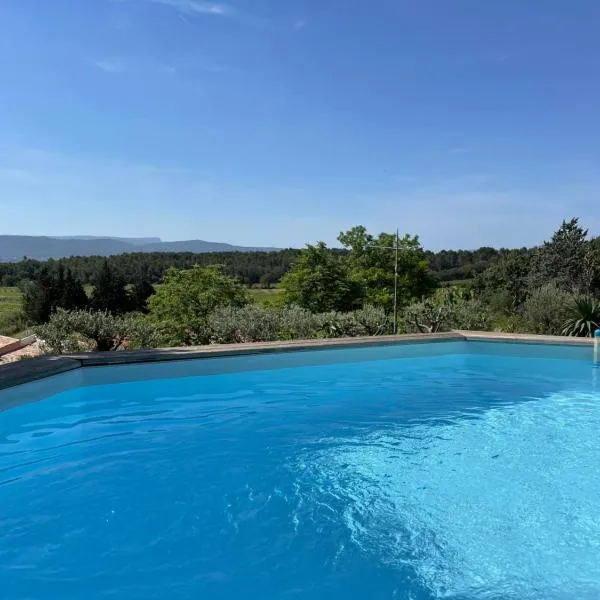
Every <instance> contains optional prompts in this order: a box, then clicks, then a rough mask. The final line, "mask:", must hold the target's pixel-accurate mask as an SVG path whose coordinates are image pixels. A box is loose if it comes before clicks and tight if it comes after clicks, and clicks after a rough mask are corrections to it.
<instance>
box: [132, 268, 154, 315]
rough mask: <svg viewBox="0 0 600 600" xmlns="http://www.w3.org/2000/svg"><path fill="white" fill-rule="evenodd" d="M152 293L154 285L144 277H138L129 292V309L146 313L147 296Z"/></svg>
mask: <svg viewBox="0 0 600 600" xmlns="http://www.w3.org/2000/svg"><path fill="white" fill-rule="evenodd" d="M152 294H154V286H153V285H152V284H151V283H150V281H149V280H148V279H147V278H146V277H142V278H140V279H138V280H137V281H136V282H135V283H134V284H133V286H132V288H131V292H130V299H131V310H133V311H135V312H140V313H142V314H146V313H147V312H148V298H150V296H152Z"/></svg>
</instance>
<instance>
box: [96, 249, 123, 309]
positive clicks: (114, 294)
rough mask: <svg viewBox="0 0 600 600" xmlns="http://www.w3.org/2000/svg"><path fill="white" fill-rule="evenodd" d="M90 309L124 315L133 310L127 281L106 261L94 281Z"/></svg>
mask: <svg viewBox="0 0 600 600" xmlns="http://www.w3.org/2000/svg"><path fill="white" fill-rule="evenodd" d="M93 284H94V291H93V292H92V297H91V298H90V308H92V309H93V310H96V311H105V312H109V313H112V314H114V315H122V314H124V313H126V312H129V311H130V310H131V299H130V297H129V295H128V293H127V289H126V283H125V279H124V278H123V276H122V275H120V274H119V273H117V272H115V271H114V270H113V269H111V267H110V265H109V264H108V261H107V260H105V261H104V263H103V265H102V268H101V269H100V271H99V272H98V274H97V276H96V277H95V279H94V281H93Z"/></svg>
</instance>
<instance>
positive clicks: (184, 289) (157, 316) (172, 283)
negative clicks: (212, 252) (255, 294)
mask: <svg viewBox="0 0 600 600" xmlns="http://www.w3.org/2000/svg"><path fill="white" fill-rule="evenodd" d="M248 302H249V298H248V296H247V294H246V291H245V290H244V288H243V287H242V286H241V285H240V284H239V283H238V282H237V281H235V280H234V279H231V278H230V277H227V276H225V275H224V274H223V272H222V270H221V268H220V267H216V266H213V267H200V266H194V267H192V268H191V269H183V270H177V269H169V270H168V271H167V273H166V275H165V278H164V280H163V282H162V283H161V284H160V285H159V286H158V287H157V290H156V293H155V294H154V295H153V296H151V297H150V299H149V301H148V308H149V315H150V317H151V318H152V319H153V320H155V321H159V322H161V323H164V324H165V326H166V327H167V329H168V331H169V332H170V341H171V343H175V344H185V345H189V344H198V343H200V344H204V343H208V341H209V339H210V335H209V332H208V317H209V316H210V314H211V313H212V312H213V311H214V310H215V309H217V308H218V307H221V306H244V305H245V304H247V303H248Z"/></svg>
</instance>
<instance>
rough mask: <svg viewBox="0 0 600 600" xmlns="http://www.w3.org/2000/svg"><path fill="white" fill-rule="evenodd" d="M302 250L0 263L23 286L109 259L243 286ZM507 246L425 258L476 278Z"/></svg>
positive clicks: (270, 278) (278, 272)
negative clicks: (203, 269) (197, 269)
mask: <svg viewBox="0 0 600 600" xmlns="http://www.w3.org/2000/svg"><path fill="white" fill-rule="evenodd" d="M300 252H301V251H300V250H294V249H288V250H280V251H274V252H210V253H204V254H195V253H192V252H153V253H142V252H139V253H129V254H117V255H114V256H109V257H107V258H104V257H101V256H75V257H71V258H64V259H51V260H48V261H39V260H33V259H28V258H25V259H23V260H21V261H18V262H8V263H0V286H19V287H23V286H24V284H25V283H26V282H29V281H36V280H37V279H38V278H39V277H41V275H42V273H43V272H44V270H45V269H48V270H50V271H54V270H56V269H58V268H59V266H61V265H62V267H63V268H64V269H65V270H68V271H70V272H71V274H72V276H73V277H75V278H76V279H77V280H79V281H80V282H81V283H82V284H83V285H93V282H94V280H95V278H96V276H97V274H98V272H99V271H100V269H102V268H103V265H104V263H105V262H106V261H107V262H108V265H109V267H110V269H111V270H112V271H114V272H115V273H118V274H119V275H120V276H121V277H123V278H124V279H125V281H126V282H128V283H132V282H135V281H139V280H141V279H145V280H147V281H149V282H150V283H153V284H154V283H158V282H159V281H160V280H161V279H162V278H163V276H164V275H165V273H166V271H167V270H168V269H169V268H171V267H175V268H176V269H187V268H189V267H192V266H194V265H200V266H210V265H220V266H221V267H222V268H223V272H224V273H225V274H227V275H228V276H230V277H234V278H235V279H237V280H238V281H240V282H241V283H242V284H243V285H251V286H262V287H271V286H274V285H276V284H277V283H279V281H280V279H281V278H282V277H283V275H285V274H286V273H287V272H288V271H289V270H290V268H291V266H292V264H293V263H294V261H295V260H296V259H297V258H298V256H299V254H300ZM328 252H330V253H331V254H333V255H338V254H343V253H344V252H346V250H344V249H336V248H333V249H328ZM508 252H510V251H508V250H496V249H494V248H480V249H478V250H442V251H440V252H431V251H425V252H424V258H425V259H426V260H427V261H428V263H429V265H430V268H431V270H432V271H433V272H434V273H435V274H436V275H437V277H438V279H439V280H440V281H441V282H442V283H444V282H450V281H455V280H468V279H473V278H475V277H476V276H477V275H478V274H480V273H482V272H483V271H484V270H485V269H486V268H488V267H489V266H491V265H492V264H494V263H496V262H497V261H498V260H499V259H500V258H501V257H502V256H503V255H505V254H506V253H508Z"/></svg>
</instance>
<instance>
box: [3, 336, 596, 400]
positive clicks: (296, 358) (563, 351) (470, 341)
mask: <svg viewBox="0 0 600 600" xmlns="http://www.w3.org/2000/svg"><path fill="white" fill-rule="evenodd" d="M592 343H593V340H591V339H585V338H564V337H556V336H533V335H519V334H515V335H512V334H511V335H508V334H493V333H489V332H462V331H461V332H450V333H441V334H422V335H400V336H382V337H369V338H354V339H349V338H343V339H332V340H309V341H305V340H299V341H293V342H268V343H257V344H228V345H222V346H204V347H190V348H169V349H162V350H161V349H157V350H142V351H130V352H128V351H124V352H114V353H108V352H106V353H94V354H79V355H73V356H66V357H47V358H40V359H36V360H29V361H23V362H19V363H13V364H10V365H6V366H4V367H0V410H6V409H8V408H11V407H13V406H16V405H19V404H23V403H28V402H34V401H37V400H41V399H44V398H48V397H50V396H53V395H55V394H58V393H60V392H62V391H65V390H68V389H71V388H77V387H84V386H96V385H106V384H118V383H127V382H135V381H143V380H158V379H176V378H186V377H199V376H209V375H217V374H224V373H235V372H244V371H268V370H273V369H286V368H295V367H303V366H306V367H308V366H317V365H327V364H331V365H333V364H341V363H353V362H356V363H360V362H366V361H374V360H375V361H376V360H393V359H402V358H419V357H422V358H428V357H429V358H433V357H435V356H442V355H446V354H464V355H465V356H467V355H473V354H487V355H497V356H515V355H519V354H521V353H525V354H526V356H527V357H529V358H555V359H572V360H590V361H591V357H592Z"/></svg>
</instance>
